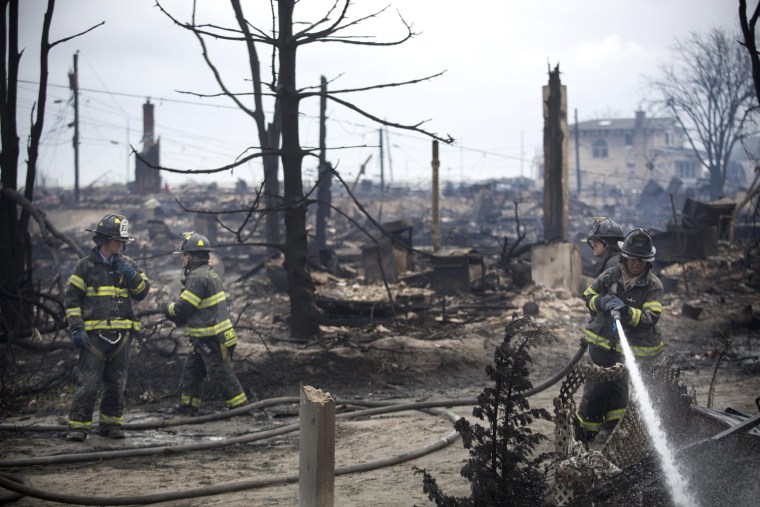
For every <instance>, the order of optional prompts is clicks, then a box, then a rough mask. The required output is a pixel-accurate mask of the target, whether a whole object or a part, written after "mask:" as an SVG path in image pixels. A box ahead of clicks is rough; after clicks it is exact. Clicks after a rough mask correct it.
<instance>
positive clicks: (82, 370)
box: [65, 214, 150, 442]
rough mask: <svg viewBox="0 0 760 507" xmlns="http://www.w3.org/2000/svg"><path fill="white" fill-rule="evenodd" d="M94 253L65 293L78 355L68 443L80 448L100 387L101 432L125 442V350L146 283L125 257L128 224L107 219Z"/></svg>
mask: <svg viewBox="0 0 760 507" xmlns="http://www.w3.org/2000/svg"><path fill="white" fill-rule="evenodd" d="M86 230H87V231H88V232H94V233H95V235H94V236H93V237H92V240H93V242H94V243H95V245H96V246H95V247H94V248H93V249H92V251H91V252H90V254H89V255H88V256H87V257H85V258H84V259H82V260H80V261H79V262H78V263H77V265H76V267H75V268H74V273H73V274H72V275H71V278H70V279H69V283H68V286H67V287H66V295H65V306H66V319H67V320H68V324H69V329H70V332H71V337H72V340H73V342H74V345H75V346H76V347H77V348H78V349H79V377H78V387H77V390H76V393H75V394H74V400H73V401H72V403H71V409H70V411H69V421H68V432H67V433H66V438H67V439H68V440H72V441H75V442H83V441H84V440H85V438H87V435H88V433H89V432H90V429H91V428H92V414H93V410H94V407H95V402H96V400H97V396H98V391H99V390H100V386H101V383H102V385H103V396H102V399H101V402H100V418H99V432H100V434H101V435H103V436H105V437H108V438H124V431H123V430H122V428H121V425H122V422H123V416H124V389H125V387H126V383H127V366H128V362H129V345H130V343H131V341H132V334H133V333H134V332H136V331H139V330H140V321H138V320H137V318H136V317H135V313H134V311H133V310H132V300H133V299H134V300H136V301H142V300H143V299H145V296H147V295H148V291H149V290H150V282H149V281H148V278H147V277H146V276H145V273H143V271H142V270H141V269H140V268H139V267H138V266H137V264H136V263H135V261H133V260H132V259H130V258H129V257H127V256H125V255H124V254H123V252H124V251H125V250H126V244H127V242H129V241H134V238H131V237H130V236H129V222H128V220H127V219H126V218H125V217H124V216H123V215H116V214H108V215H105V216H104V217H103V218H101V219H100V221H99V222H98V223H97V225H96V226H95V229H86Z"/></svg>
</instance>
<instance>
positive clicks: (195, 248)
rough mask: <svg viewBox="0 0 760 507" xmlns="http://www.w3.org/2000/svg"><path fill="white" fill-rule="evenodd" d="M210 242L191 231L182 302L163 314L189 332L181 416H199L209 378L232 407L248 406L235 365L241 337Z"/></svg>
mask: <svg viewBox="0 0 760 507" xmlns="http://www.w3.org/2000/svg"><path fill="white" fill-rule="evenodd" d="M211 250H212V248H211V243H210V242H209V240H208V238H207V237H206V236H204V235H203V234H199V233H197V232H186V233H184V234H183V236H182V242H181V244H180V248H179V251H177V252H175V253H178V254H180V263H181V265H182V268H183V269H184V273H183V277H182V284H183V287H182V290H181V292H180V294H179V298H178V299H177V300H176V301H174V302H173V303H169V304H168V305H167V306H166V308H165V310H164V313H165V315H166V317H167V318H168V319H170V320H171V321H173V322H174V323H175V324H177V325H182V326H184V328H185V335H187V337H188V338H189V339H190V351H189V353H188V355H187V359H186V360H185V365H184V368H183V372H182V395H181V401H180V404H179V405H178V406H177V407H176V408H177V411H178V412H179V413H182V414H185V415H196V414H197V413H198V409H199V408H200V406H201V402H202V396H203V387H204V386H203V384H204V379H205V377H206V374H208V375H209V377H211V381H212V382H214V383H216V384H218V386H219V387H220V388H221V391H222V394H223V396H224V398H225V401H226V402H227V407H228V408H231V409H232V408H235V407H239V406H241V405H244V404H245V403H247V402H248V398H247V396H246V394H245V391H244V390H243V387H242V386H241V385H240V382H239V381H238V379H237V377H236V376H235V373H234V372H233V371H232V367H231V366H230V359H231V358H232V353H233V351H234V349H235V344H237V335H236V334H235V329H234V328H233V327H232V322H231V321H230V315H229V308H228V306H227V299H226V297H225V294H224V287H223V286H222V279H221V278H220V277H219V274H218V273H217V272H216V271H215V270H214V269H213V268H212V267H211V266H210V265H209V255H210V252H211Z"/></svg>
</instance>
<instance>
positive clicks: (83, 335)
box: [71, 327, 90, 349]
mask: <svg viewBox="0 0 760 507" xmlns="http://www.w3.org/2000/svg"><path fill="white" fill-rule="evenodd" d="M71 339H72V341H73V342H74V346H75V347H76V348H78V349H84V348H87V346H88V345H89V344H90V338H89V337H88V336H87V331H85V330H84V328H83V327H75V328H74V329H72V330H71Z"/></svg>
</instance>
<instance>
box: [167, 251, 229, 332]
mask: <svg viewBox="0 0 760 507" xmlns="http://www.w3.org/2000/svg"><path fill="white" fill-rule="evenodd" d="M168 311H169V316H171V317H178V318H179V319H182V320H183V321H184V322H185V334H186V335H187V336H189V337H191V338H209V337H220V341H224V344H225V345H226V346H227V347H231V346H233V345H235V344H236V343H237V335H236V334H235V330H234V329H233V327H232V322H231V321H230V311H229V308H228V306H227V298H226V297H225V295H224V288H223V287H222V279H221V278H220V277H219V274H218V273H217V272H216V271H214V269H213V268H212V267H211V266H209V265H208V264H205V263H204V264H200V265H196V266H190V267H189V269H188V271H187V277H186V279H185V283H184V288H183V290H182V292H181V293H180V295H179V299H178V300H177V301H175V302H173V303H170V304H169V308H168Z"/></svg>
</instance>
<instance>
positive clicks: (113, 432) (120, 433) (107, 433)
mask: <svg viewBox="0 0 760 507" xmlns="http://www.w3.org/2000/svg"><path fill="white" fill-rule="evenodd" d="M100 436H102V437H106V438H112V439H114V440H121V439H122V438H125V437H126V436H127V435H125V434H124V430H123V429H121V428H119V427H118V426H114V425H113V424H109V425H106V426H101V427H100Z"/></svg>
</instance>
